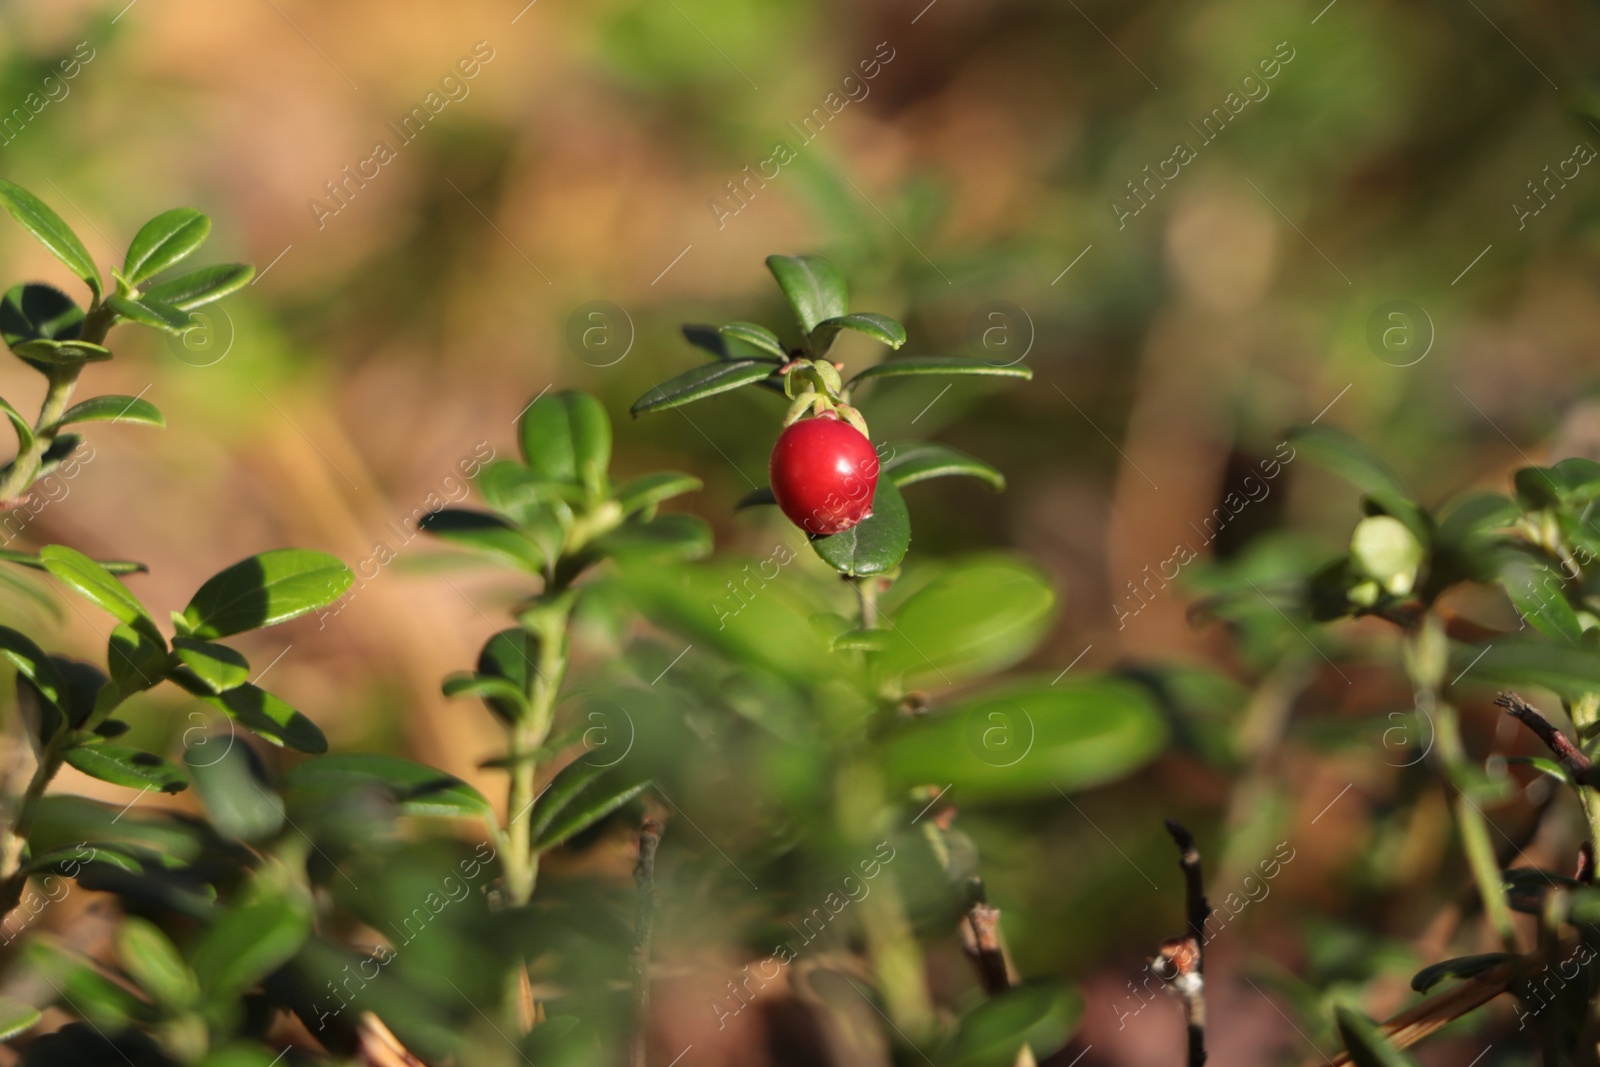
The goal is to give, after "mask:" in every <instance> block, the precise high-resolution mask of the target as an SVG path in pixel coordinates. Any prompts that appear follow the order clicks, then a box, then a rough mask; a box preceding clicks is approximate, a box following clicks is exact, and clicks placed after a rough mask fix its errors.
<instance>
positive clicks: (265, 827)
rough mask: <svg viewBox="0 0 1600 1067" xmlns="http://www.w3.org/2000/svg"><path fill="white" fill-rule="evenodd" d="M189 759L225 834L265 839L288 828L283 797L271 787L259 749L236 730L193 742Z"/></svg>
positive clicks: (212, 814) (235, 838)
mask: <svg viewBox="0 0 1600 1067" xmlns="http://www.w3.org/2000/svg"><path fill="white" fill-rule="evenodd" d="M186 732H187V731H186ZM183 762H184V765H185V766H186V767H188V768H189V777H190V778H192V779H194V787H195V791H196V792H198V793H199V794H200V799H201V801H203V802H204V804H205V806H206V814H207V815H209V816H210V817H211V825H212V826H214V827H215V828H216V830H217V832H218V833H219V834H221V835H222V836H223V837H225V838H227V839H228V840H230V841H265V840H266V839H268V838H270V837H272V835H274V834H276V833H277V832H278V831H279V830H281V829H283V823H284V808H283V799H282V798H281V797H279V796H278V794H277V793H276V792H274V791H273V790H272V789H271V787H270V783H269V782H268V779H267V773H266V770H265V769H264V768H263V767H262V766H261V761H260V760H259V759H257V757H256V754H255V751H254V750H253V749H251V747H250V746H249V745H247V744H245V743H244V742H242V741H240V740H239V739H238V738H237V737H236V736H235V735H234V734H233V733H232V732H231V731H230V732H229V733H227V734H205V735H202V736H200V737H197V738H196V739H195V740H193V741H191V742H189V743H188V744H187V745H186V747H185V748H184V752H183Z"/></svg>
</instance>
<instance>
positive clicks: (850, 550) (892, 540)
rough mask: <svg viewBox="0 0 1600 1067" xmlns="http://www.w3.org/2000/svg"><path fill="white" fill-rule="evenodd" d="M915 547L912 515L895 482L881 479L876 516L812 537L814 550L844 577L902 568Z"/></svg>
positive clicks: (874, 508)
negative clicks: (824, 534)
mask: <svg viewBox="0 0 1600 1067" xmlns="http://www.w3.org/2000/svg"><path fill="white" fill-rule="evenodd" d="M910 547H911V516H910V515H909V514H907V512H906V501H905V498H904V497H903V496H901V495H900V490H899V489H898V488H896V487H895V484H894V482H893V480H891V479H889V478H879V479H878V488H877V489H876V491H875V492H874V493H873V496H872V517H871V518H868V519H864V520H863V521H861V522H859V523H857V524H856V525H854V526H852V527H850V529H848V530H845V531H844V532H843V533H836V534H829V535H828V536H826V537H813V538H811V549H812V551H814V552H816V554H817V555H819V556H821V557H822V558H823V560H825V561H826V562H827V563H828V565H829V566H831V567H833V569H834V570H836V571H838V572H839V573H840V574H848V575H851V576H852V577H862V576H865V575H871V574H883V573H885V572H886V571H890V570H893V569H894V568H895V567H897V566H899V565H900V561H901V560H902V559H904V558H905V555H906V549H908V548H910Z"/></svg>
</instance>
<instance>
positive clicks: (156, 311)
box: [106, 294, 194, 333]
mask: <svg viewBox="0 0 1600 1067" xmlns="http://www.w3.org/2000/svg"><path fill="white" fill-rule="evenodd" d="M106 306H107V307H109V308H110V309H111V310H112V311H115V312H116V313H117V314H118V315H120V316H122V317H123V318H125V319H127V320H128V321H129V322H137V323H138V324H139V325H141V326H151V327H154V328H155V329H157V330H165V331H167V332H168V333H182V332H183V331H185V330H187V329H188V328H189V327H191V326H193V325H194V316H193V315H191V314H189V312H187V311H184V310H183V309H181V308H176V307H173V306H172V305H171V304H165V303H162V302H161V301H160V300H157V299H156V298H154V297H152V296H149V295H148V294H146V295H145V296H141V297H138V298H134V297H131V296H112V297H108V298H107V299H106Z"/></svg>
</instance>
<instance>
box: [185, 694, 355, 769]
mask: <svg viewBox="0 0 1600 1067" xmlns="http://www.w3.org/2000/svg"><path fill="white" fill-rule="evenodd" d="M200 699H201V700H204V701H205V702H206V703H207V704H210V705H211V706H212V707H214V708H217V709H218V710H219V711H223V712H226V713H227V714H228V715H229V716H230V717H231V718H232V719H233V720H234V721H235V722H237V723H238V724H239V725H240V726H243V727H244V728H245V729H247V730H249V731H250V732H251V733H254V734H257V735H259V736H261V737H264V738H266V739H267V740H268V741H270V742H272V743H273V744H275V745H285V746H288V747H289V748H292V749H294V750H295V751H297V752H310V753H311V754H313V755H320V754H322V753H324V752H326V751H328V739H327V738H326V737H324V736H323V735H322V731H321V730H319V729H318V728H317V724H316V723H314V722H312V721H311V720H310V719H308V718H306V717H305V716H304V715H302V714H301V713H300V712H298V711H296V710H295V709H294V708H291V707H290V706H289V705H288V704H287V703H285V702H284V701H282V700H280V699H279V698H278V697H275V696H273V695H272V694H271V693H269V692H267V691H266V690H265V689H261V688H258V687H257V686H254V685H250V684H248V683H247V684H245V685H241V686H238V687H237V688H234V689H230V690H228V691H227V692H225V693H216V694H211V695H209V696H207V695H202V696H201V697H200Z"/></svg>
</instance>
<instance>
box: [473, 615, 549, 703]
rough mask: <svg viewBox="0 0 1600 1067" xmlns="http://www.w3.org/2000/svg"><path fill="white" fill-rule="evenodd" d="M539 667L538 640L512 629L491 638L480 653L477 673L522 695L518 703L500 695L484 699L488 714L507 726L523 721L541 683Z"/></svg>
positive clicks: (517, 700)
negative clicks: (508, 685) (519, 719)
mask: <svg viewBox="0 0 1600 1067" xmlns="http://www.w3.org/2000/svg"><path fill="white" fill-rule="evenodd" d="M538 664H539V639H538V638H537V637H536V636H534V635H533V634H531V633H529V632H528V631H526V630H523V629H521V628H518V627H513V628H511V629H507V630H501V631H500V632H499V633H497V634H495V635H494V636H493V637H491V638H489V640H488V641H487V642H485V643H484V646H483V650H482V651H481V652H479V653H478V673H479V674H483V675H488V676H489V677H492V678H502V679H504V680H505V681H507V682H508V683H509V684H510V685H511V687H512V688H513V689H515V690H516V691H517V693H518V694H519V697H518V698H517V699H516V700H513V699H511V698H510V697H508V696H505V695H501V694H495V695H492V696H485V697H484V698H483V702H484V703H485V704H487V705H488V706H489V710H491V711H493V712H494V713H495V714H497V715H499V716H500V717H501V718H502V719H504V720H505V721H506V722H515V721H516V720H517V719H518V718H520V717H521V715H522V713H523V710H524V709H526V707H527V706H528V702H529V701H530V700H531V699H532V697H533V687H534V683H535V682H537V681H538V680H539V666H538Z"/></svg>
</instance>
